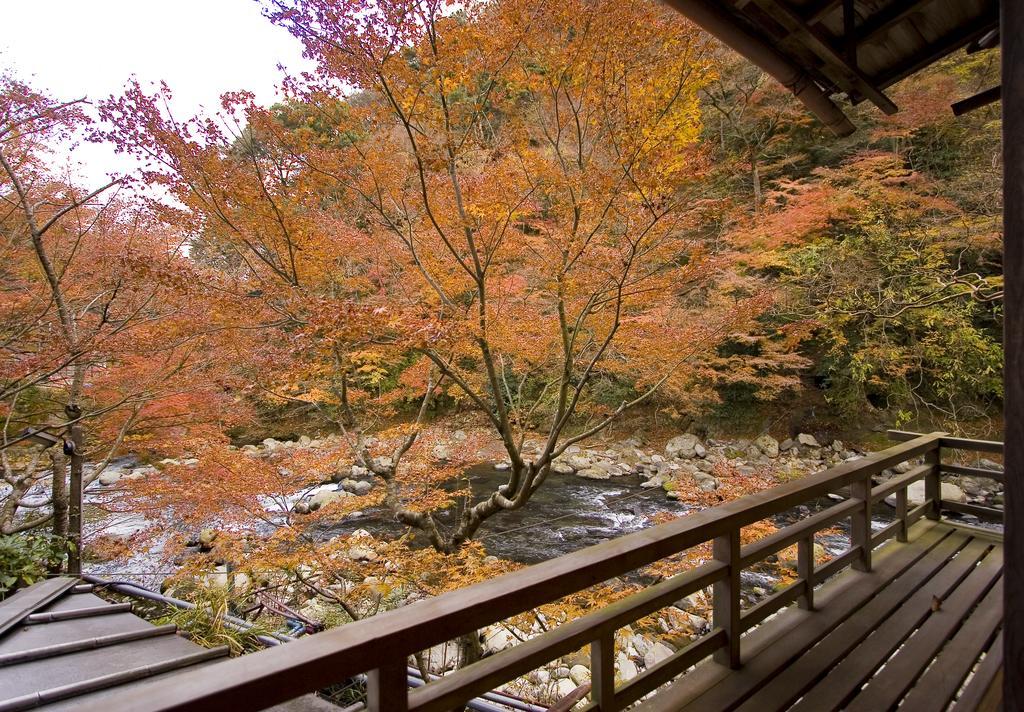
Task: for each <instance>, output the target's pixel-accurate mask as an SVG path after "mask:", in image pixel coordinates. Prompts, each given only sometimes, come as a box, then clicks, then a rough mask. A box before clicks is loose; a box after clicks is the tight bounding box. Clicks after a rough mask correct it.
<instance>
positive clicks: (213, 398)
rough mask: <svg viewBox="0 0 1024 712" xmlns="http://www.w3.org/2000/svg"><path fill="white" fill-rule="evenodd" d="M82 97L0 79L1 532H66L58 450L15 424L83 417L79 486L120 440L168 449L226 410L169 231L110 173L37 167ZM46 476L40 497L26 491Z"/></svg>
mask: <svg viewBox="0 0 1024 712" xmlns="http://www.w3.org/2000/svg"><path fill="white" fill-rule="evenodd" d="M82 106H83V102H82V101H71V102H58V101H56V100H54V99H52V98H50V97H48V96H46V95H44V94H42V93H39V92H36V91H34V90H32V89H31V88H30V87H28V86H27V85H25V84H23V83H20V82H17V81H16V80H13V79H10V78H4V79H3V82H2V85H0V116H3V122H2V123H0V168H2V172H0V205H2V206H3V214H2V215H0V230H2V235H3V243H2V246H0V250H2V263H3V268H2V269H3V281H4V285H5V300H4V304H5V309H4V310H3V315H2V323H0V333H2V335H3V337H2V338H3V340H2V348H3V352H4V358H3V361H2V371H0V399H2V401H0V402H2V405H0V415H2V417H3V431H2V433H3V449H2V450H0V458H2V468H3V469H2V476H3V479H4V482H5V484H6V485H7V488H6V489H5V491H4V494H3V499H2V503H0V530H2V531H3V533H4V534H9V533H13V532H19V531H25V530H28V529H32V528H35V527H38V526H40V525H42V524H44V523H46V522H48V521H51V520H52V521H53V529H54V532H55V533H56V534H58V535H59V536H63V535H65V534H67V496H68V493H67V489H66V473H67V471H66V466H67V465H66V462H65V461H64V460H65V458H64V457H63V453H62V451H61V450H62V449H61V447H60V446H59V445H58V446H57V447H53V448H51V450H50V455H51V463H50V464H51V468H50V469H47V468H45V467H44V466H43V465H42V464H41V458H42V455H43V453H42V451H41V450H39V449H38V448H35V447H26V445H28V443H27V441H26V438H25V436H24V435H22V434H21V432H22V430H23V429H24V428H25V427H27V426H28V427H32V428H35V429H38V428H40V427H41V428H42V429H44V430H48V431H49V432H50V433H51V434H52V435H56V436H57V437H67V435H68V433H67V430H68V428H69V426H72V425H74V424H76V423H77V424H80V425H81V426H83V427H84V429H85V431H86V436H87V437H86V440H85V442H84V443H83V444H84V451H83V453H82V454H83V455H84V456H85V457H86V459H88V460H89V461H90V462H91V467H90V470H89V472H88V473H86V474H85V476H84V484H85V485H86V486H87V485H88V484H89V483H91V482H92V481H94V480H95V479H96V478H97V477H99V476H100V474H101V473H102V472H103V471H104V469H105V467H106V466H107V465H108V464H109V463H110V462H111V460H112V458H113V457H114V456H115V455H116V454H117V453H118V452H119V451H120V450H121V449H122V448H123V446H125V445H126V444H128V443H131V446H132V448H133V449H136V450H137V451H140V452H146V451H149V452H153V453H161V452H165V453H173V452H180V451H181V448H182V446H183V445H184V442H183V441H184V440H185V439H186V436H187V435H189V434H191V436H195V435H196V434H197V433H198V432H200V431H204V432H207V433H208V434H212V433H219V432H220V430H221V428H222V426H223V424H224V423H226V422H229V421H230V419H231V418H232V417H233V416H231V415H229V414H225V413H223V412H222V410H223V403H224V398H223V393H222V392H221V389H220V388H219V385H218V379H221V378H223V377H224V375H225V374H224V373H223V371H222V370H220V369H218V368H217V367H216V365H215V356H214V354H215V352H216V347H217V341H218V338H219V337H218V334H217V329H216V328H215V326H216V325H214V324H212V323H211V321H210V320H209V319H208V318H207V316H208V312H207V310H206V309H205V308H204V303H203V297H204V295H203V294H202V293H201V292H203V291H204V290H202V289H201V288H198V286H197V285H199V284H202V283H203V280H202V278H200V275H199V273H198V272H197V270H196V269H195V267H194V265H192V264H190V263H188V262H187V261H186V260H184V259H182V256H181V255H180V253H179V250H178V248H179V247H180V239H179V238H178V236H177V235H176V233H174V232H172V231H169V230H167V229H166V227H165V226H163V225H160V224H158V223H156V222H155V221H153V220H152V219H151V218H150V217H149V216H147V215H146V214H145V213H144V212H141V211H140V210H138V209H137V208H135V207H133V206H131V205H129V204H128V203H126V202H124V201H122V200H120V199H118V197H117V196H116V195H112V194H111V192H112V190H113V189H114V188H115V187H116V186H117V185H118V184H119V183H120V182H121V181H120V180H118V179H115V180H112V181H110V182H109V183H108V184H106V185H104V186H101V187H100V188H97V189H95V190H83V189H79V188H77V187H76V186H75V185H74V184H73V182H71V181H69V180H67V179H64V178H62V177H61V176H59V175H56V174H54V173H53V171H52V170H51V169H50V168H49V166H48V162H47V160H46V158H47V154H48V152H49V151H51V150H53V149H54V147H56V146H57V145H60V144H61V143H62V142H64V143H66V142H68V141H70V140H72V139H73V138H74V137H75V135H76V132H78V131H80V130H81V129H83V128H84V127H86V125H87V124H88V121H89V120H88V118H87V117H86V115H85V113H84V111H83V110H82ZM51 472H52V473H56V476H53V477H50V475H51ZM47 477H50V479H51V481H52V496H50V497H46V498H39V497H34V498H27V497H26V494H27V493H28V492H29V490H30V489H31V488H32V487H33V486H35V485H37V484H39V483H40V482H42V481H43V480H44V479H45V478H47Z"/></svg>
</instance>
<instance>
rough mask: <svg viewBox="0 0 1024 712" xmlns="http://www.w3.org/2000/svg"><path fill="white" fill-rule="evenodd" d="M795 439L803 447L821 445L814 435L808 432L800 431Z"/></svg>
mask: <svg viewBox="0 0 1024 712" xmlns="http://www.w3.org/2000/svg"><path fill="white" fill-rule="evenodd" d="M796 441H797V442H798V443H799V444H801V445H803V446H804V447H821V444H820V443H819V442H818V441H817V440H816V439H815V437H814V436H813V435H810V434H808V433H800V434H799V435H797V436H796Z"/></svg>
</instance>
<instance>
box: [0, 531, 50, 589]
mask: <svg viewBox="0 0 1024 712" xmlns="http://www.w3.org/2000/svg"><path fill="white" fill-rule="evenodd" d="M66 550H67V542H66V541H65V540H64V539H62V538H60V537H55V536H53V535H52V534H45V533H30V534H13V535H11V536H0V600H2V599H4V598H6V597H7V596H9V595H10V594H11V593H13V592H14V591H15V590H17V589H19V588H21V587H22V586H29V585H31V584H33V583H35V582H36V581H38V580H39V579H42V578H45V577H46V574H47V572H48V571H50V570H53V569H56V568H58V567H59V565H60V563H61V562H62V561H63V559H64V553H65V551H66Z"/></svg>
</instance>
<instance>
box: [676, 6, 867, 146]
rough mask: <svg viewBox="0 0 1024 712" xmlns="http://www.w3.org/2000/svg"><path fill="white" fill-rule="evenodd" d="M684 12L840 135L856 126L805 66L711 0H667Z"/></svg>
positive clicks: (845, 133)
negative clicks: (757, 34)
mask: <svg viewBox="0 0 1024 712" xmlns="http://www.w3.org/2000/svg"><path fill="white" fill-rule="evenodd" d="M666 1H667V2H668V4H669V5H671V6H672V7H674V8H675V9H676V10H678V11H679V12H680V13H682V14H683V15H686V17H688V18H690V20H692V21H693V22H694V23H696V24H698V25H700V26H701V27H702V28H704V29H705V30H706V31H707V32H710V33H711V34H712V35H714V36H715V37H717V38H718V39H720V40H721V41H722V42H724V43H725V44H727V45H729V46H730V47H732V48H733V49H734V50H736V51H737V52H739V53H740V54H742V55H743V56H744V57H746V58H747V59H749V60H750V61H751V62H753V63H754V64H756V65H757V66H759V67H760V68H761V69H763V70H764V71H765V72H767V73H768V74H770V75H772V76H773V77H775V79H776V80H777V81H778V82H779V83H781V84H782V85H783V86H784V87H786V88H787V89H789V90H790V91H791V92H793V95H794V96H796V98H797V99H799V100H800V102H801V103H802V104H803V105H804V106H806V107H807V110H808V111H810V112H811V113H812V114H814V115H815V116H817V117H818V119H819V120H820V121H821V122H822V123H823V124H825V126H827V127H828V128H829V130H831V131H832V133H834V134H835V135H836V136H849V135H850V134H852V133H853V132H854V131H856V127H855V126H854V125H853V123H851V122H850V120H849V119H848V118H847V117H846V114H844V113H843V112H842V111H841V110H840V109H839V107H838V106H836V105H835V103H834V102H833V101H832V100H831V99H830V98H829V97H828V95H826V94H825V92H824V91H823V90H822V89H821V87H819V86H818V85H817V84H816V83H815V81H814V79H813V78H811V77H810V75H808V74H807V72H805V71H804V70H803V69H801V68H800V67H798V66H797V65H795V64H793V63H792V62H791V61H790V60H788V59H786V57H784V56H783V55H782V54H781V53H780V52H778V51H777V50H776V49H774V48H773V47H771V46H770V45H768V44H767V43H765V42H764V41H763V40H762V39H761V38H759V37H757V36H756V35H754V34H753V33H751V32H750V31H748V30H745V29H744V28H743V27H741V26H740V25H739V24H737V22H736V21H735V19H734V18H733V17H732V16H730V15H729V14H728V13H727V12H726V11H725V10H723V9H722V8H721V7H720V6H719V5H718V3H715V2H711V1H709V0H666Z"/></svg>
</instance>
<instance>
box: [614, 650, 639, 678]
mask: <svg viewBox="0 0 1024 712" xmlns="http://www.w3.org/2000/svg"><path fill="white" fill-rule="evenodd" d="M615 671H616V673H617V674H616V675H615V678H616V679H617V680H618V681H619V682H629V681H630V680H632V679H633V678H634V677H636V676H637V675H639V674H640V669H639V668H638V667H637V666H636V663H634V662H633V661H632V660H630V659H629V656H628V655H626V654H625V653H619V654H618V655H616V656H615Z"/></svg>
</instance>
